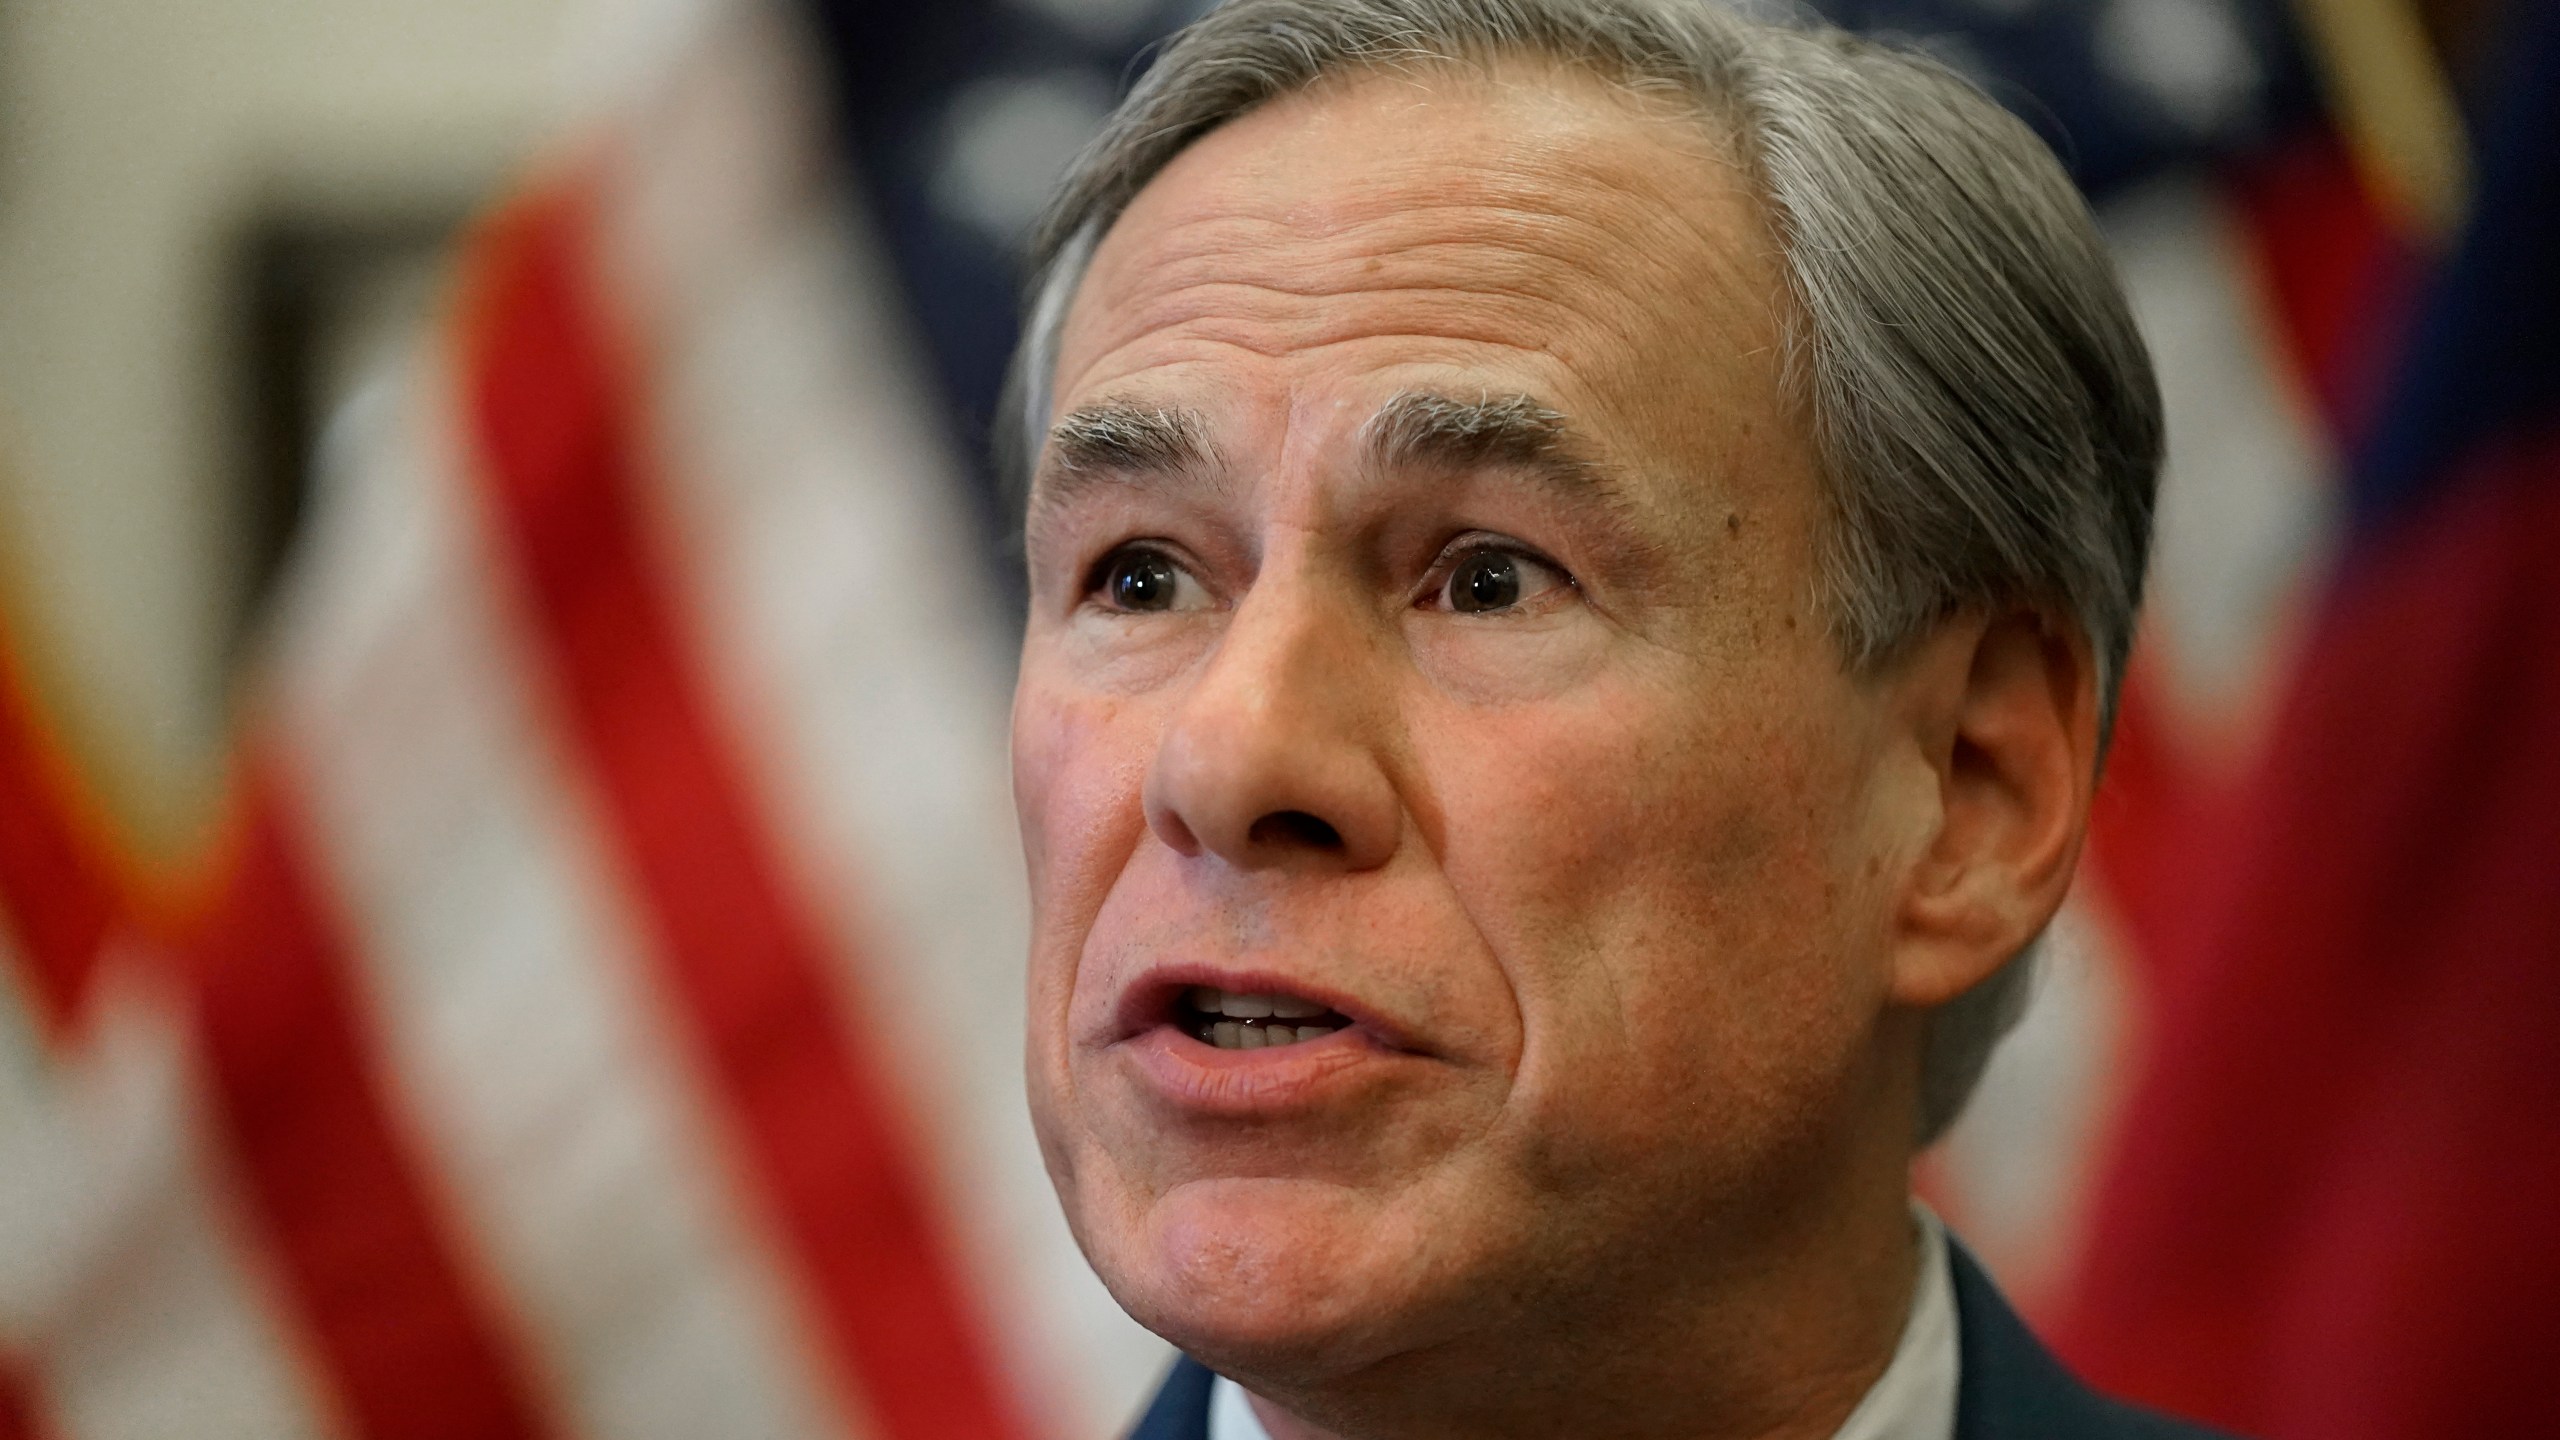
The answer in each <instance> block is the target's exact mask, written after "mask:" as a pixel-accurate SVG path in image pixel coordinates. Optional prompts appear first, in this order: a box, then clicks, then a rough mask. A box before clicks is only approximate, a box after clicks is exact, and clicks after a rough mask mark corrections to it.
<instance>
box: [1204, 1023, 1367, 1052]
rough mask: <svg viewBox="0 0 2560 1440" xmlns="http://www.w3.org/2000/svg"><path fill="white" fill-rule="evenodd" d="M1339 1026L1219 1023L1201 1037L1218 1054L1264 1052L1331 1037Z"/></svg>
mask: <svg viewBox="0 0 2560 1440" xmlns="http://www.w3.org/2000/svg"><path fill="white" fill-rule="evenodd" d="M1341 1028H1342V1027H1341V1026H1339V1025H1247V1024H1245V1023H1243V1022H1242V1021H1239V1020H1220V1021H1218V1022H1217V1023H1215V1024H1213V1025H1211V1026H1210V1027H1209V1033H1208V1034H1206V1035H1204V1036H1202V1037H1200V1038H1202V1039H1204V1040H1206V1041H1208V1042H1209V1043H1210V1044H1212V1045H1215V1046H1217V1047H1218V1048H1219V1049H1221V1050H1264V1049H1268V1048H1270V1047H1272V1046H1274V1045H1296V1044H1298V1043H1300V1042H1302V1041H1307V1040H1313V1039H1316V1038H1318V1037H1320V1036H1325V1035H1330V1034H1332V1033H1333V1032H1334V1031H1336V1030H1339V1029H1341Z"/></svg>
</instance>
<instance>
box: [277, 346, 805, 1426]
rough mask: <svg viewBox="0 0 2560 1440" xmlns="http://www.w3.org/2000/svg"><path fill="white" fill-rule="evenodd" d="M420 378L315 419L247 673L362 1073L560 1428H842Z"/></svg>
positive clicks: (447, 433) (438, 411)
mask: <svg viewBox="0 0 2560 1440" xmlns="http://www.w3.org/2000/svg"><path fill="white" fill-rule="evenodd" d="M444 384H445V382H444V378H443V376H442V373H441V372H440V371H438V372H436V375H435V378H434V379H433V380H432V381H431V382H430V383H428V384H426V385H423V386H419V387H417V389H415V390H412V391H409V392H407V394H408V395H410V396H412V397H415V398H414V399H412V400H411V401H410V402H409V403H408V404H407V406H406V408H402V409H399V410H396V411H394V412H393V413H392V414H391V416H390V420H389V423H388V424H387V425H385V426H384V427H383V428H384V430H385V431H386V432H387V433H382V434H379V435H377V436H375V437H374V438H373V439H372V440H371V441H367V440H366V439H363V438H348V437H342V439H341V445H342V448H343V449H344V450H345V451H346V452H347V453H345V454H344V455H342V456H341V457H340V458H341V460H342V465H341V468H340V469H339V471H338V472H337V473H338V476H339V478H340V480H341V482H342V486H341V488H342V492H343V493H337V494H333V495H331V496H329V497H328V499H329V501H330V505H329V513H328V514H327V516H326V517H325V524H324V528H323V529H322V530H321V531H320V533H319V535H318V537H317V543H316V544H315V545H314V546H313V547H312V549H313V550H314V551H315V552H316V558H317V562H318V563H317V564H316V565H315V566H314V567H313V568H312V569H311V571H310V572H309V573H306V574H305V575H303V576H302V577H300V578H301V581H302V584H301V586H300V588H299V590H298V592H297V594H296V595H295V596H294V597H293V602H292V604H293V608H292V609H291V611H290V617H291V618H290V621H289V623H288V624H287V625H286V626H285V627H284V633H283V636H282V643H281V645H280V648H279V652H278V653H277V655H276V656H275V657H274V659H275V661H276V664H275V668H274V673H273V677H272V678H273V679H274V681H275V682H276V683H275V685H274V688H273V690H272V691H271V692H270V693H271V694H272V695H273V696H274V697H275V698H276V700H277V701H278V704H277V706H276V710H277V718H278V719H279V720H280V721H281V722H282V728H283V730H284V732H285V736H286V738H287V741H288V746H287V751H288V755H289V756H290V758H291V760H292V761H293V762H294V763H295V764H296V765H297V766H298V769H299V778H300V782H301V788H302V790H303V793H304V795H305V797H306V799H307V801H308V803H309V806H310V809H311V811H312V818H313V823H314V826H315V830H316V833H317V836H318V838H319V841H320V843H319V844H317V845H316V846H315V847H314V848H315V851H316V852H317V858H318V859H319V861H320V862H321V864H322V865H323V866H324V868H325V869H326V871H327V873H328V875H329V877H330V879H331V880H332V881H333V882H334V883H333V885H332V887H331V888H333V889H334V890H335V891H336V893H337V894H338V895H339V896H340V897H341V899H342V900H343V901H344V904H345V908H346V909H347V910H348V911H349V912H350V913H351V914H352V916H353V918H354V922H355V931H356V944H355V946H354V949H355V951H356V954H357V966H356V969H357V971H358V975H357V979H358V981H359V983H360V985H361V986H362V987H363V989H364V990H365V991H366V992H367V993H369V995H370V997H371V999H372V1002H373V1007H374V1010H375V1012H376V1023H377V1024H378V1025H379V1027H380V1031H381V1033H382V1035H383V1036H384V1040H385V1045H386V1048H387V1051H388V1053H387V1054H386V1055H385V1056H384V1057H383V1061H384V1064H385V1066H386V1069H387V1070H388V1072H389V1074H390V1076H391V1079H392V1080H393V1082H394V1083H393V1084H391V1085H390V1086H389V1088H390V1089H391V1090H392V1092H393V1093H394V1094H395V1096H397V1097H399V1098H400V1099H401V1100H402V1101H404V1102H405V1103H406V1105H407V1106H409V1107H410V1108H411V1109H413V1110H414V1112H415V1114H416V1117H417V1119H418V1121H419V1123H420V1126H421V1129H422V1131H423V1133H424V1135H425V1138H426V1140H427V1142H428V1146H429V1149H430V1152H431V1153H432V1154H433V1155H434V1156H435V1157H436V1159H437V1160H438V1162H439V1164H438V1169H439V1171H440V1176H439V1178H440V1179H441V1181H442V1182H443V1185H444V1187H445V1188H446V1190H447V1191H448V1192H449V1194H450V1197H451V1202H452V1204H453V1206H454V1207H455V1209H456V1210H457V1212H458V1213H459V1214H460V1215H461V1216H462V1218H463V1221H464V1223H465V1225H466V1226H467V1228H468V1230H469V1231H470V1233H471V1234H472V1236H473V1237H475V1239H476V1241H477V1245H478V1251H479V1253H480V1255H481V1256H482V1257H484V1258H485V1260H486V1262H487V1263H488V1264H489V1265H490V1266H491V1267H492V1268H493V1271H494V1275H493V1277H492V1278H493V1281H494V1283H495V1285H496V1286H497V1288H498V1289H499V1291H500V1292H501V1294H503V1295H504V1296H505V1297H506V1299H507V1300H508V1302H509V1304H510V1306H511V1310H512V1313H513V1317H514V1318H515V1319H516V1320H517V1321H518V1322H519V1323H520V1324H521V1326H522V1328H523V1333H524V1335H525V1337H526V1340H527V1343H528V1344H529V1345H530V1346H531V1348H532V1350H533V1351H534V1354H535V1357H536V1360H537V1362H538V1364H537V1369H538V1372H539V1373H541V1374H543V1375H545V1376H547V1377H548V1379H549V1381H550V1383H552V1384H553V1385H554V1386H556V1387H557V1389H558V1391H559V1393H558V1394H557V1396H556V1397H555V1399H556V1400H557V1402H558V1404H559V1407H560V1408H561V1409H563V1410H565V1411H566V1412H567V1413H569V1414H570V1415H572V1416H573V1417H575V1419H576V1420H577V1421H578V1422H580V1424H581V1425H582V1426H583V1428H584V1429H585V1430H586V1431H588V1432H589V1433H591V1434H593V1435H595V1436H597V1437H600V1440H651V1437H663V1440H692V1437H699V1436H705V1435H719V1436H724V1437H758V1440H764V1437H770V1440H783V1437H793V1436H814V1435H822V1434H841V1433H844V1431H843V1426H842V1425H841V1424H840V1423H839V1420H838V1417H837V1416H836V1415H835V1414H834V1412H833V1409H832V1407H831V1406H830V1405H829V1404H828V1403H827V1402H826V1401H825V1400H824V1399H823V1398H822V1395H821V1391H820V1388H819V1381H818V1379H817V1378H816V1372H815V1371H814V1369H813V1362H812V1361H811V1360H810V1358H809V1357H808V1354H807V1352H806V1350H805V1348H804V1347H803V1346H802V1345H800V1344H799V1343H798V1342H797V1340H796V1339H795V1337H796V1335H797V1334H798V1333H799V1332H798V1330H797V1329H796V1328H795V1326H794V1325H793V1324H792V1323H790V1321H789V1319H788V1318H787V1316H788V1314H789V1302H788V1300H787V1298H786V1297H785V1295H784V1294H783V1293H782V1291H781V1289H780V1287H779V1286H778V1285H777V1284H776V1283H775V1281H774V1279H773V1272H772V1267H771V1265H770V1262H769V1259H768V1257H767V1255H766V1254H765V1253H764V1251H763V1250H762V1249H761V1248H760V1246H759V1244H758V1243H757V1242H756V1240H755V1239H754V1238H752V1237H753V1235H754V1234H755V1232H754V1231H752V1230H751V1229H750V1228H749V1227H748V1226H747V1225H746V1223H745V1222H744V1221H743V1220H742V1219H741V1217H740V1216H739V1215H738V1213H737V1212H736V1211H734V1210H733V1209H732V1206H731V1198H730V1197H731V1196H732V1194H733V1193H734V1187H731V1186H728V1185H726V1184H724V1183H723V1182H722V1178H721V1177H722V1176H723V1175H724V1173H726V1171H727V1169H728V1167H729V1166H730V1165H731V1164H732V1161H731V1159H730V1157H729V1155H728V1154H727V1152H726V1150H725V1148H724V1146H723V1143H722V1137H721V1135H720V1134H719V1132H718V1131H717V1129H716V1127H715V1124H714V1122H713V1120H712V1118H711V1117H710V1115H709V1114H707V1113H706V1111H705V1109H704V1102H703V1101H702V1100H701V1098H700V1097H699V1095H698V1094H697V1092H696V1091H695V1089H694V1088H693V1086H692V1085H691V1084H690V1083H688V1079H687V1077H689V1076H690V1075H691V1074H692V1073H693V1065H692V1057H691V1056H690V1055H689V1054H688V1053H687V1051H686V1050H685V1048H684V1047H683V1045H682V1044H681V1042H680V1040H679V1039H678V1038H677V1037H676V1035H675V1034H674V1033H673V1031H672V1029H671V1026H670V1024H669V1022H668V1019H667V1017H666V1016H665V1015H664V1013H663V1012H662V1010H661V1008H660V1006H659V1003H658V999H657V996H656V995H655V993H654V991H653V990H652V989H651V987H650V982H649V980H648V977H647V975H646V973H645V971H646V961H645V960H644V959H643V958H641V957H642V956H643V955H644V954H645V951H644V946H643V942H642V940H641V939H640V938H639V937H638V936H637V935H635V933H634V931H635V923H634V920H633V917H632V914H631V912H630V910H629V908H628V906H627V905H626V904H625V903H624V897H623V896H622V895H621V893H620V892H619V891H618V890H617V889H616V884H615V880H616V877H614V876H612V875H611V873H610V872H609V871H608V869H607V866H608V864H609V863H610V862H609V861H608V860H607V859H606V858H605V857H606V856H607V855H608V854H609V853H610V852H609V850H608V849H607V847H606V846H605V845H604V843H603V841H602V839H601V838H600V832H599V830H598V828H597V827H598V826H599V825H600V823H601V821H600V820H599V818H598V815H597V813H596V812H595V810H594V809H593V807H592V806H591V805H589V804H587V803H586V800H587V797H586V796H585V795H584V794H583V793H582V792H581V791H579V790H577V789H576V788H574V787H575V784H576V782H575V778H574V776H575V771H574V768H573V767H570V766H568V765H567V764H566V763H565V762H564V760H563V757H562V755H561V754H560V753H559V751H558V748H557V747H558V744H559V742H558V741H557V740H556V739H555V738H554V737H553V736H551V735H550V734H548V733H547V732H546V730H545V727H544V725H543V723H542V721H541V720H540V719H538V718H537V714H538V711H537V708H536V707H537V704H538V702H537V700H536V699H535V698H534V697H535V696H538V695H539V694H540V693H541V691H540V690H539V688H538V687H537V686H536V685H535V683H534V682H533V680H532V679H531V676H532V674H533V673H534V672H533V671H532V670H530V669H529V667H530V666H531V665H532V664H533V661H532V660H531V659H530V658H529V649H528V647H527V645H526V644H525V642H524V640H523V637H521V636H520V635H519V634H518V633H516V632H515V630H514V629H513V628H512V627H511V625H510V623H509V620H510V618H511V617H510V616H509V615H508V613H507V612H506V610H505V609H504V607H505V606H506V604H507V603H508V597H509V596H510V595H511V594H513V593H514V592H513V591H512V590H511V589H510V587H509V586H508V585H506V584H505V583H503V576H502V575H501V574H500V573H499V572H498V571H497V569H496V565H495V561H494V559H493V557H492V555H491V553H489V552H488V551H487V550H486V549H485V548H484V546H485V541H486V537H485V535H484V534H483V533H482V531H481V530H480V529H479V525H480V517H479V516H478V515H477V514H476V513H475V510H474V508H473V500H472V497H471V496H470V494H469V493H467V482H466V478H465V472H464V471H463V470H462V469H461V465H462V463H463V462H462V461H461V460H460V459H459V457H458V456H457V455H456V453H455V450H454V444H455V442H454V439H453V437H454V435H455V433H456V430H455V427H456V426H457V425H458V424H459V421H458V420H457V419H456V418H455V417H454V415H453V413H452V411H451V403H452V402H451V400H450V398H449V396H448V395H447V393H446V391H445V389H444ZM367 403H368V404H371V405H374V406H377V407H383V406H389V405H391V404H392V403H393V402H392V401H391V400H389V399H387V398H385V397H382V396H376V397H372V398H371V399H369V400H368V402H367ZM354 423H355V425H356V426H357V431H358V433H359V434H360V432H361V430H362V428H363V426H364V424H365V423H366V422H363V421H357V422H354ZM374 423H377V424H379V423H381V422H380V421H376V422H374Z"/></svg>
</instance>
